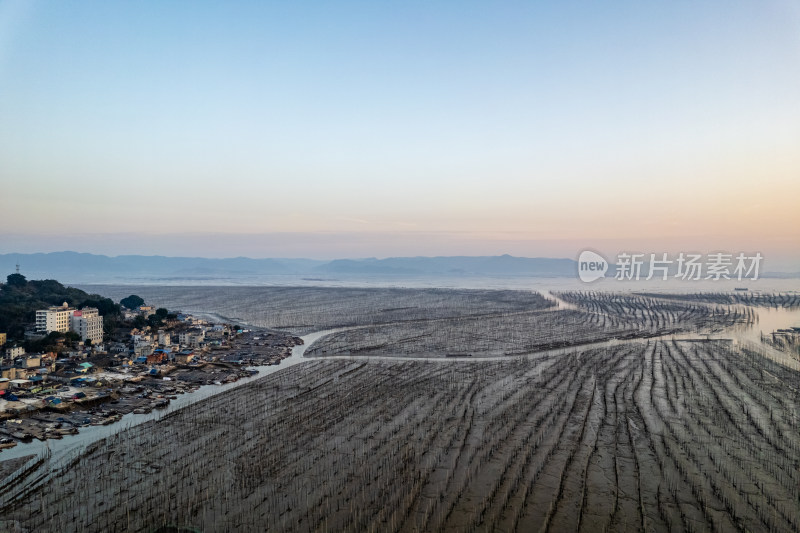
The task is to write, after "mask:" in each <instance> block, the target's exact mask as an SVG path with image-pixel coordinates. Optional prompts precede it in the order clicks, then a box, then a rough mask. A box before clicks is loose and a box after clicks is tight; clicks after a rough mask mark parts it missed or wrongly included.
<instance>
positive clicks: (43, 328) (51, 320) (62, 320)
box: [36, 302, 75, 333]
mask: <svg viewBox="0 0 800 533" xmlns="http://www.w3.org/2000/svg"><path fill="white" fill-rule="evenodd" d="M73 311H75V310H74V309H72V308H71V307H70V306H69V304H67V302H64V304H63V305H61V306H54V307H50V308H48V309H40V310H39V311H36V331H39V332H44V333H50V332H52V331H58V332H60V333H66V332H68V331H69V319H70V317H71V316H72V312H73Z"/></svg>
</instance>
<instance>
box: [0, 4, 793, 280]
mask: <svg viewBox="0 0 800 533" xmlns="http://www.w3.org/2000/svg"><path fill="white" fill-rule="evenodd" d="M0 180H1V181H2V191H1V192H0V253H5V252H32V251H55V250H76V251H84V252H94V253H106V254H110V255H116V254H123V253H138V254H164V255H200V256H210V257H219V256H238V255H243V256H250V257H287V256H291V257H317V258H331V257H365V256H378V257H386V256H401V255H456V254H458V255H489V254H492V255H493V254H502V253H511V254H514V255H521V256H528V257H534V256H552V257H574V256H575V254H576V253H577V252H578V251H579V250H580V249H582V248H585V247H592V248H595V249H599V250H603V251H606V252H609V253H613V252H615V251H616V250H620V249H629V250H639V251H642V252H661V251H681V250H699V251H712V250H728V251H731V252H739V251H761V252H762V253H763V254H765V256H766V257H767V259H768V260H769V259H772V265H771V266H773V267H777V268H779V269H785V270H786V269H788V270H795V271H799V270H800V208H798V204H799V203H800V3H798V2H796V1H794V0H783V1H770V0H766V1H758V2H755V1H748V2H738V1H709V2H703V1H672V2H658V3H656V2H532V1H528V2H469V1H458V2H455V1H453V2H413V1H411V2H409V1H404V2H375V1H371V2H161V1H151V2H141V1H138V2H102V1H98V2H88V1H87V2H35V1H33V2H28V1H20V0H12V1H9V0H0Z"/></svg>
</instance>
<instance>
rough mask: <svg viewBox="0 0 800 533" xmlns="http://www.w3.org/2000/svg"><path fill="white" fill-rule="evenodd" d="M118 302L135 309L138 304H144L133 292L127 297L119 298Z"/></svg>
mask: <svg viewBox="0 0 800 533" xmlns="http://www.w3.org/2000/svg"><path fill="white" fill-rule="evenodd" d="M119 303H120V304H121V305H122V306H124V307H127V308H128V309H137V308H138V307H139V306H140V305H144V300H143V299H142V298H141V297H139V296H136V295H135V294H131V295H130V296H128V297H127V298H123V299H122V300H120V301H119Z"/></svg>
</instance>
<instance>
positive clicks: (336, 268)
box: [0, 252, 577, 283]
mask: <svg viewBox="0 0 800 533" xmlns="http://www.w3.org/2000/svg"><path fill="white" fill-rule="evenodd" d="M17 263H19V265H20V272H21V273H22V274H23V275H25V276H26V277H27V278H28V279H59V280H62V281H65V282H69V283H76V282H80V283H92V282H97V283H106V282H135V281H137V280H141V281H148V280H156V279H157V280H160V281H169V280H170V279H175V280H192V279H197V280H208V279H215V278H220V279H239V278H241V279H247V278H251V277H255V276H265V275H270V276H272V275H301V276H303V275H305V276H342V277H347V276H425V275H439V276H470V275H478V276H542V277H561V276H564V277H567V276H568V277H574V276H575V273H576V269H577V266H576V262H575V261H574V260H572V259H549V258H528V257H513V256H510V255H501V256H485V257H467V256H458V257H391V258H387V259H375V258H369V259H337V260H333V261H320V260H314V259H251V258H247V257H233V258H227V259H209V258H204V257H164V256H142V255H121V256H116V257H108V256H105V255H94V254H87V253H77V252H53V253H36V254H0V275H2V276H0V277H2V278H4V277H5V276H6V275H7V274H10V273H12V272H14V271H15V268H16V265H17Z"/></svg>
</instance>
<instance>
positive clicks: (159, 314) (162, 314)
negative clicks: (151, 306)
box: [156, 307, 169, 320]
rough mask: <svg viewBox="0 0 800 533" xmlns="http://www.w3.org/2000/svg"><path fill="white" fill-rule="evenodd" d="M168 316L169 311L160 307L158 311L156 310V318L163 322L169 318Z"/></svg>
mask: <svg viewBox="0 0 800 533" xmlns="http://www.w3.org/2000/svg"><path fill="white" fill-rule="evenodd" d="M167 315H169V311H167V310H166V309H164V308H163V307H159V308H158V309H156V316H157V317H158V318H160V319H162V320H163V319H165V318H167Z"/></svg>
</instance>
